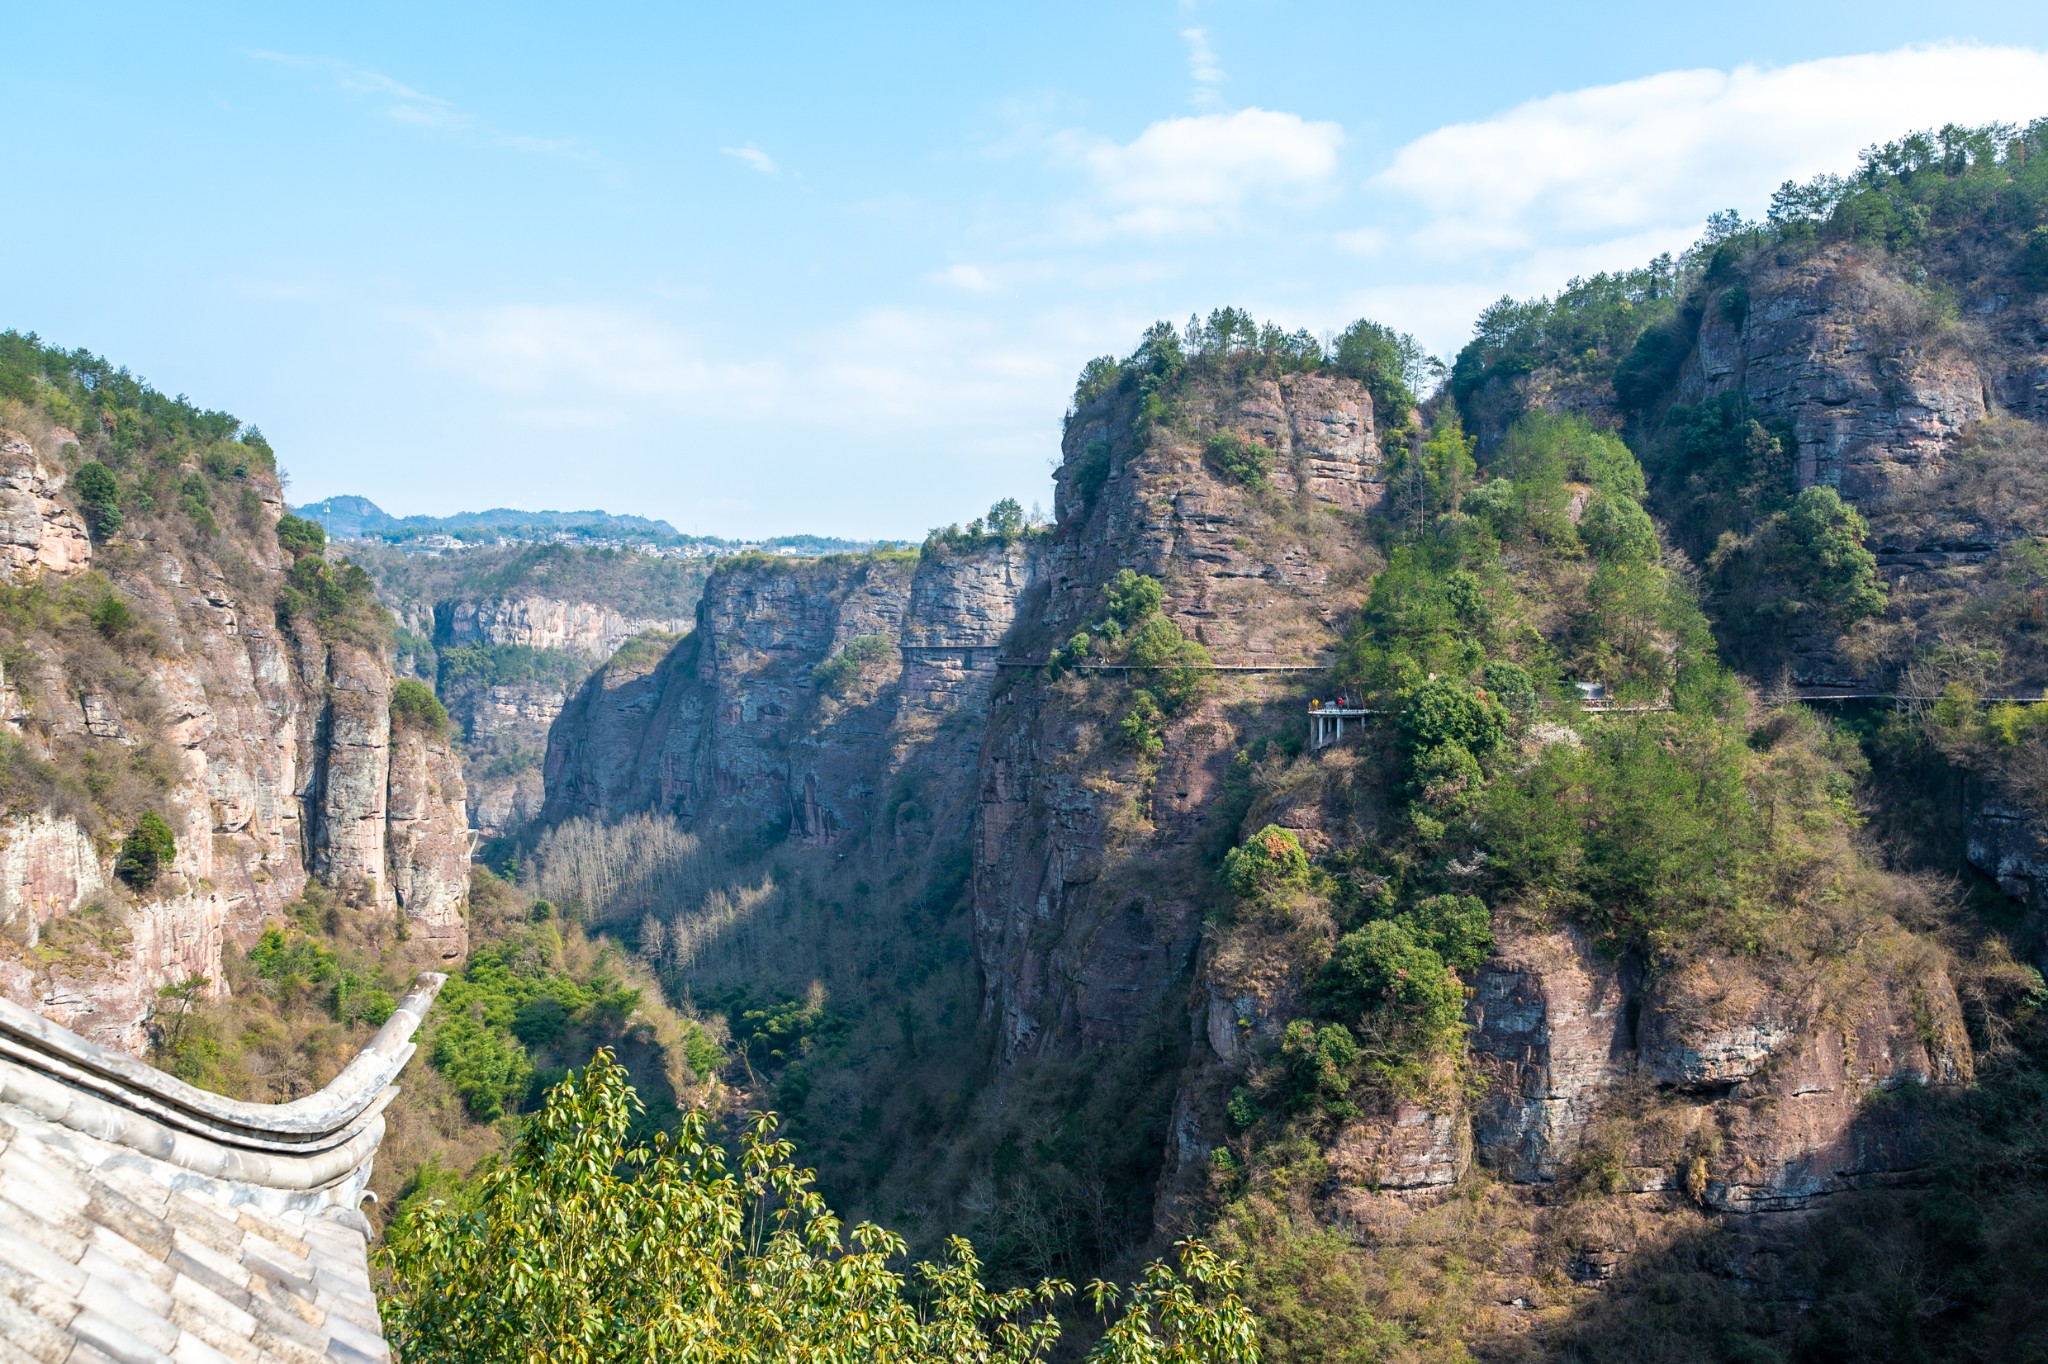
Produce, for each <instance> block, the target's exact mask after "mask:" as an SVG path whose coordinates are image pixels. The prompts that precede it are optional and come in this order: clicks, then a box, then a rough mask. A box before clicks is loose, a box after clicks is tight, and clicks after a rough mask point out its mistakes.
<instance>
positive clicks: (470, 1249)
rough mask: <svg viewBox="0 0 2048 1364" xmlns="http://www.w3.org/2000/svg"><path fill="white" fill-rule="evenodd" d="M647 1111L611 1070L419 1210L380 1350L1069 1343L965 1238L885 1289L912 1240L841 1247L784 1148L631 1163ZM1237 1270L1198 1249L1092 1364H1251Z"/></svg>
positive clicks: (1103, 1290)
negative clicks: (456, 1190)
mask: <svg viewBox="0 0 2048 1364" xmlns="http://www.w3.org/2000/svg"><path fill="white" fill-rule="evenodd" d="M638 1109H639V1100H638V1096H637V1095H635V1094H634V1092H633V1089H632V1086H631V1085H630V1084H629V1083H628V1082H627V1079H626V1074H625V1071H624V1069H623V1068H622V1067H621V1066H619V1065H618V1063H617V1062H616V1061H614V1060H613V1059H612V1057H611V1054H610V1053H609V1052H605V1051H600V1052H599V1053H598V1054H597V1056H596V1057H595V1058H594V1059H593V1060H592V1061H591V1063H590V1064H589V1066H588V1067H586V1068H585V1069H584V1071H583V1072H582V1073H581V1074H580V1075H571V1076H570V1077H569V1078H568V1079H566V1080H564V1081H563V1082H562V1083H560V1084H558V1085H556V1086H555V1087H554V1089H553V1090H551V1091H550V1092H549V1094H548V1096H547V1100H546V1103H545V1104H544V1105H543V1106H542V1109H541V1111H540V1113H539V1114H538V1115H536V1116H535V1118H534V1119H533V1121H532V1122H531V1123H529V1124H528V1126H527V1128H526V1130H525V1131H524V1132H523V1133H522V1134H521V1137H520V1140H519V1143H518V1146H517V1148H516V1149H515V1150H514V1152H513V1153H512V1156H511V1158H510V1159H509V1160H507V1161H505V1162H504V1163H502V1164H500V1165H498V1166H496V1167H494V1168H491V1169H488V1170H487V1171H486V1172H485V1173H483V1174H482V1175H481V1176H480V1177H478V1178H477V1179H476V1180H475V1181H474V1182H473V1183H472V1184H471V1185H470V1186H469V1187H468V1188H467V1189H466V1190H464V1191H463V1192H462V1193H461V1194H460V1195H459V1196H458V1198H457V1200H456V1201H455V1202H454V1203H452V1204H451V1203H449V1202H446V1201H443V1200H438V1199H435V1200H429V1201H426V1202H424V1203H423V1204H421V1205H419V1206H412V1205H408V1207H407V1211H406V1216H405V1217H404V1218H403V1219H402V1220H401V1222H399V1223H397V1224H394V1226H393V1228H392V1233H391V1237H390V1240H389V1242H388V1246H387V1249H386V1251H385V1252H384V1259H385V1263H386V1264H387V1265H388V1267H389V1268H390V1270H391V1273H392V1280H393V1286H392V1292H391V1293H390V1294H389V1295H388V1296H387V1297H386V1298H385V1300H384V1303H383V1309H384V1319H385V1324H386V1329H387V1330H388V1331H389V1333H390V1337H391V1340H392V1343H393V1345H394V1346H396V1348H397V1351H398V1353H399V1354H400V1355H401V1356H402V1357H403V1358H405V1359H406V1360H407V1361H409V1362H410V1364H457V1361H459V1362H460V1364H613V1362H614V1361H617V1364H626V1362H627V1361H634V1362H635V1364H641V1362H643V1361H648V1360H662V1361H665V1362H667V1361H673V1362H674V1364H756V1361H759V1362H760V1364H768V1361H797V1360H804V1361H813V1360H815V1361H821V1364H835V1362H837V1364H853V1362H854V1361H863V1362H865V1361H873V1362H874V1364H965V1362H969V1361H971V1362H972V1364H1026V1362H1027V1361H1032V1360H1037V1359H1041V1358H1043V1357H1044V1355H1045V1353H1046V1351H1047V1350H1049V1349H1050V1348H1051V1347H1052V1346H1053V1344H1054V1343H1055V1342H1056V1341H1057V1339H1058V1337H1059V1333H1060V1328H1059V1323H1058V1321H1057V1319H1056V1317H1055V1315H1054V1309H1055V1308H1056V1307H1057V1305H1058V1304H1059V1303H1060V1301H1061V1300H1063V1299H1064V1298H1066V1297H1067V1296H1068V1295H1070V1294H1071V1292H1072V1290H1071V1288H1070V1287H1069V1286H1068V1285H1067V1284H1065V1283H1061V1282H1059V1281H1057V1280H1045V1281H1042V1282H1040V1283H1038V1284H1035V1285H1030V1286H1026V1287H1021V1288H1014V1289H1010V1290H1007V1291H1004V1292H992V1291H991V1290H989V1289H988V1288H986V1287H985V1286H984V1285H983V1283H982V1279H981V1266H980V1263H979V1261H978V1260H977V1259H976V1258H975V1255H974V1252H973V1248H972V1247H971V1246H969V1245H968V1243H967V1242H965V1241H963V1240H960V1239H958V1238H955V1239H953V1240H950V1241H948V1242H947V1245H946V1251H945V1254H944V1256H943V1257H942V1258H941V1259H940V1260H939V1261H938V1262H937V1263H936V1264H921V1265H918V1266H916V1268H915V1270H914V1273H915V1276H916V1279H917V1281H918V1289H917V1291H915V1292H913V1291H912V1288H911V1284H910V1282H909V1281H908V1280H907V1279H906V1276H905V1275H904V1274H902V1273H900V1272H899V1271H897V1270H896V1269H894V1268H892V1262H893V1261H895V1260H897V1259H898V1258H899V1257H900V1256H901V1255H902V1254H903V1251H904V1244H903V1240H902V1238H901V1237H898V1236H897V1235H895V1234H894V1233H892V1232H889V1231H885V1230H883V1229H882V1228H880V1227H876V1226H873V1225H870V1224H865V1223H863V1224H861V1225H858V1226H855V1227H852V1228H847V1227H846V1226H845V1225H844V1224H843V1223H842V1222H841V1221H840V1219H839V1218H838V1217H837V1216H835V1215H834V1214H833V1213H832V1211H831V1210H830V1209H829V1208H828V1207H827V1206H826V1205H825V1203H824V1200H823V1199H822V1198H821V1197H820V1196H819V1195H818V1193H817V1191H816V1189H815V1188H814V1187H813V1186H812V1182H811V1176H810V1174H809V1172H807V1171H804V1170H800V1169H798V1168H797V1167H796V1166H795V1165H794V1164H792V1163H791V1157H792V1155H793V1154H794V1150H793V1148H792V1146H791V1144H790V1143H789V1142H787V1141H784V1140H777V1139H775V1138H774V1136H773V1131H774V1125H775V1119H774V1117H773V1116H772V1115H761V1116H757V1117H756V1118H755V1119H754V1120H753V1121H752V1122H751V1123H750V1124H749V1125H748V1126H747V1127H746V1129H745V1130H744V1131H743V1132H742V1133H741V1134H740V1137H739V1152H738V1155H737V1158H736V1159H733V1158H729V1157H728V1156H727V1155H726V1153H725V1151H724V1150H723V1149H722V1148H721V1147H720V1145H719V1144H718V1143H717V1142H716V1141H714V1140H713V1139H712V1135H711V1131H710V1127H709V1124H708V1123H707V1122H706V1120H705V1117H704V1115H703V1114H702V1113H701V1112H692V1113H690V1114H688V1115H686V1116H685V1117H684V1119H683V1122H682V1125H681V1128H680V1130H679V1131H678V1132H676V1133H675V1134H674V1136H673V1138H672V1139H670V1138H668V1137H667V1136H663V1137H658V1138H657V1139H656V1141H655V1144H654V1145H652V1146H633V1145H631V1144H630V1143H629V1140H628V1134H629V1132H630V1131H631V1129H632V1126H633V1119H634V1115H635V1113H636V1111H637V1110H638ZM1235 1279H1236V1271H1235V1269H1234V1267H1233V1266H1231V1265H1230V1264H1228V1263H1226V1262H1225V1261H1223V1260H1221V1259H1219V1258H1218V1257H1217V1256H1216V1255H1215V1254H1213V1253H1212V1252H1210V1251H1209V1250H1208V1249H1207V1248H1206V1247H1204V1246H1202V1245H1200V1244H1199V1243H1196V1242H1192V1241H1189V1242H1183V1243H1182V1244H1181V1246H1180V1263H1179V1266H1178V1268H1173V1267H1169V1266H1166V1265H1163V1264H1156V1265H1154V1266H1152V1267H1151V1268H1149V1269H1147V1270H1146V1271H1145V1272H1144V1273H1143V1274H1142V1275H1141V1277H1140V1279H1139V1281H1138V1282H1137V1283H1136V1284H1135V1285H1133V1286H1132V1287H1131V1288H1130V1289H1128V1290H1118V1289H1115V1288H1112V1287H1111V1286H1109V1285H1107V1284H1100V1283H1098V1284H1096V1285H1094V1286H1093V1287H1092V1289H1091V1296H1092V1297H1093V1299H1094V1302H1095V1304H1096V1306H1097V1307H1098V1309H1108V1308H1110V1307H1113V1306H1115V1305H1116V1304H1117V1303H1118V1302H1119V1301H1121V1303H1122V1308H1123V1310H1122V1312H1121V1314H1120V1315H1119V1316H1118V1317H1117V1318H1116V1320H1115V1321H1114V1322H1112V1323H1111V1324H1110V1326H1109V1328H1108V1330H1107V1332H1106V1333H1105V1335H1104V1337H1103V1339H1102V1341H1101V1342H1100V1343H1099V1344H1098V1345H1097V1346H1096V1348H1095V1349H1094V1351H1092V1352H1091V1354H1090V1356H1089V1358H1090V1359H1092V1360H1095V1361H1099V1364H1154V1362H1155V1361H1157V1362H1158V1364H1166V1362H1167V1361H1175V1362H1177V1364H1212V1362H1213V1364H1225V1362H1226V1361H1231V1362H1240V1364H1256V1361H1257V1359H1258V1346H1257V1343H1256V1330H1257V1324H1256V1322H1255V1321H1254V1319H1253V1318H1252V1315H1251V1313H1250V1312H1249V1311H1248V1310H1247V1309H1246V1308H1245V1307H1244V1305H1243V1304H1242V1303H1241V1302H1239V1300H1238V1299H1237V1297H1236V1296H1235V1294H1234V1292H1233V1289H1234V1285H1235Z"/></svg>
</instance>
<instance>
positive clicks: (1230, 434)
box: [1202, 431, 1273, 490]
mask: <svg viewBox="0 0 2048 1364" xmlns="http://www.w3.org/2000/svg"><path fill="white" fill-rule="evenodd" d="M1202 455H1203V457H1204V458H1205V459H1206V460H1207V461H1208V463H1209V467H1210V468H1212V469H1214V470H1215V471H1216V472H1217V473H1218V474H1221V475H1222V476H1223V477H1224V478H1226V479H1228V480H1230V481H1231V482H1232V483H1236V484H1239V485H1240V486H1242V487H1246V488H1251V489H1254V490H1256V489H1260V488H1263V487H1265V486H1266V479H1267V475H1268V474H1269V473H1270V472H1271V471H1272V468H1273V450H1272V447H1271V446H1269V445H1266V444H1265V443H1264V442H1262V441H1256V440H1251V439H1249V438H1247V437H1245V436H1240V435H1239V434H1237V432H1235V431H1218V432H1217V433H1216V434H1215V435H1213V436H1211V437H1209V440H1208V443H1207V444H1205V445H1204V446H1203V447H1202Z"/></svg>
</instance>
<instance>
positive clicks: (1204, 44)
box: [1180, 28, 1225, 109]
mask: <svg viewBox="0 0 2048 1364" xmlns="http://www.w3.org/2000/svg"><path fill="white" fill-rule="evenodd" d="M1180 36H1181V40H1182V41H1183V42H1185V43H1186V44H1187V45H1188V75H1189V76H1190V77H1192V78H1193V80H1194V82H1195V93H1194V104H1195V107H1196V108H1198V109H1214V108H1216V107H1217V106H1218V105H1220V104H1222V103H1223V93H1222V91H1220V90H1218V89H1217V87H1218V86H1220V85H1222V84H1223V82H1224V79H1225V77H1224V74H1223V64H1222V63H1221V62H1219V61H1217V60H1216V52H1215V49H1213V48H1211V47H1210V46H1209V34H1208V31H1207V30H1206V29H1199V28H1184V29H1182V30H1181V31H1180Z"/></svg>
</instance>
